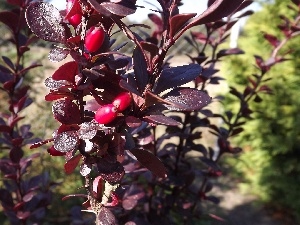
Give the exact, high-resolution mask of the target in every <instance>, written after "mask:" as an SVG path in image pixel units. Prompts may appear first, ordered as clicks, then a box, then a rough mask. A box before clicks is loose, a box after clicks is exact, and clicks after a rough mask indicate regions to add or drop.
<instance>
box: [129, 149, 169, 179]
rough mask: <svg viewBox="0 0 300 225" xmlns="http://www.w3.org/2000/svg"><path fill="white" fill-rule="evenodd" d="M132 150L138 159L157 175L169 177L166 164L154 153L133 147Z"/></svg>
mask: <svg viewBox="0 0 300 225" xmlns="http://www.w3.org/2000/svg"><path fill="white" fill-rule="evenodd" d="M130 152H131V153H132V154H133V155H134V156H135V157H136V158H137V160H138V161H139V162H140V163H141V164H142V165H143V166H145V167H146V168H147V169H148V170H150V171H151V172H152V173H154V174H155V175H156V176H158V177H160V178H166V177H167V171H166V168H165V166H164V164H163V163H162V162H161V161H160V160H159V159H158V158H157V157H156V156H154V155H153V154H152V153H150V152H148V151H146V150H143V149H138V148H134V149H131V150H130Z"/></svg>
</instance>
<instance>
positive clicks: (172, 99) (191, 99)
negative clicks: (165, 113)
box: [164, 88, 211, 111]
mask: <svg viewBox="0 0 300 225" xmlns="http://www.w3.org/2000/svg"><path fill="white" fill-rule="evenodd" d="M164 99H165V101H167V102H169V105H167V104H165V106H166V107H167V108H168V109H169V110H176V111H194V110H200V109H202V108H203V107H205V106H207V105H208V104H209V103H210V102H211V97H210V96H209V95H208V94H206V93H205V92H203V91H199V90H197V89H194V88H176V89H174V90H172V91H171V92H169V93H167V94H166V95H165V96H164Z"/></svg>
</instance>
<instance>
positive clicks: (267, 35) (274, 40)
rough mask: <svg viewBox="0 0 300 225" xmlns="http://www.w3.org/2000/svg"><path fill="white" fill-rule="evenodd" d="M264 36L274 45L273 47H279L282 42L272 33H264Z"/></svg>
mask: <svg viewBox="0 0 300 225" xmlns="http://www.w3.org/2000/svg"><path fill="white" fill-rule="evenodd" d="M264 38H265V39H266V40H267V41H268V42H269V43H270V44H271V45H272V46H273V47H275V48H276V47H277V46H278V45H279V43H280V41H279V40H278V38H277V37H276V36H274V35H271V34H264Z"/></svg>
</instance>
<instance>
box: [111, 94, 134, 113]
mask: <svg viewBox="0 0 300 225" xmlns="http://www.w3.org/2000/svg"><path fill="white" fill-rule="evenodd" d="M130 103H131V96H130V94H129V93H128V92H122V93H120V94H119V95H118V96H117V97H115V99H114V101H113V103H112V104H113V105H114V106H115V107H116V109H117V111H119V112H122V111H124V110H125V109H126V108H127V107H128V106H129V105H130Z"/></svg>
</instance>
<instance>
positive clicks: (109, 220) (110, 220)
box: [97, 206, 118, 225]
mask: <svg viewBox="0 0 300 225" xmlns="http://www.w3.org/2000/svg"><path fill="white" fill-rule="evenodd" d="M97 220H98V221H99V225H117V224H118V223H117V220H116V218H115V216H114V214H113V213H112V212H111V211H110V210H109V209H108V208H106V207H104V206H102V207H101V209H100V211H99V213H98V215H97Z"/></svg>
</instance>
